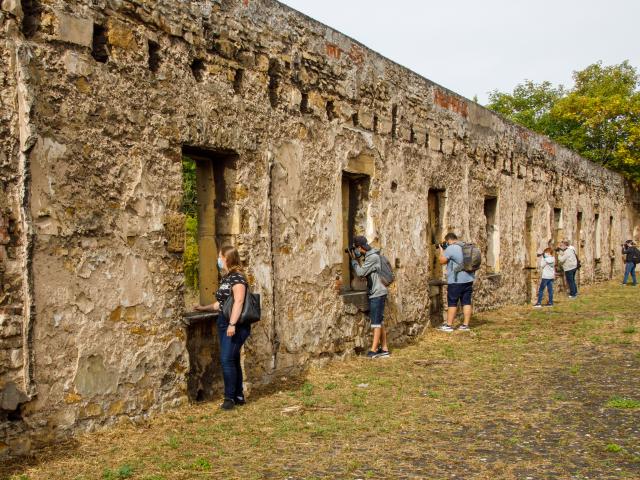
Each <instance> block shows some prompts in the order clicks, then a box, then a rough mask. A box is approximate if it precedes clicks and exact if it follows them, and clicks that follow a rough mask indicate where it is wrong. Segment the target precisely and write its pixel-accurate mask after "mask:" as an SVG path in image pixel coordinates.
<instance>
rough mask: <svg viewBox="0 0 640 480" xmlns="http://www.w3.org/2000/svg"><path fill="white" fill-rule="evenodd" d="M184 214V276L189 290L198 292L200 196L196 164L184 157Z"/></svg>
mask: <svg viewBox="0 0 640 480" xmlns="http://www.w3.org/2000/svg"><path fill="white" fill-rule="evenodd" d="M182 190H183V197H182V213H184V214H185V215H186V218H185V232H186V235H185V246H184V255H183V262H184V276H185V283H186V286H187V288H188V289H189V290H192V291H193V292H197V291H198V265H199V258H198V195H197V192H196V162H195V161H194V160H193V159H191V158H189V157H182Z"/></svg>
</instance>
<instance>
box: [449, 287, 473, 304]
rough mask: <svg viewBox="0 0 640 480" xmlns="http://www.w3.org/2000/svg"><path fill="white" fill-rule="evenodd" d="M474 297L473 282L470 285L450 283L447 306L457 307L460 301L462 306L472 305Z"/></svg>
mask: <svg viewBox="0 0 640 480" xmlns="http://www.w3.org/2000/svg"><path fill="white" fill-rule="evenodd" d="M472 295H473V282H469V283H450V284H449V287H448V288H447V302H448V303H447V305H449V306H450V307H457V306H458V301H460V303H462V306H463V307H464V306H465V305H471V296H472Z"/></svg>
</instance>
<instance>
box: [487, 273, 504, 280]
mask: <svg viewBox="0 0 640 480" xmlns="http://www.w3.org/2000/svg"><path fill="white" fill-rule="evenodd" d="M485 278H486V279H487V280H491V281H496V282H497V281H499V280H501V279H502V274H501V273H489V272H487V274H486V276H485Z"/></svg>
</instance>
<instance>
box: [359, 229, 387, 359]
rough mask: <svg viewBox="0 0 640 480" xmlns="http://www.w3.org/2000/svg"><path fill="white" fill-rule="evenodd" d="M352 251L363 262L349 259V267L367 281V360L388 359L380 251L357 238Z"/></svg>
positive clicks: (384, 291) (385, 296)
mask: <svg viewBox="0 0 640 480" xmlns="http://www.w3.org/2000/svg"><path fill="white" fill-rule="evenodd" d="M353 247H354V249H353V251H354V252H355V256H356V257H357V258H362V257H364V262H363V264H362V265H360V262H358V260H357V259H356V258H352V259H351V267H352V268H353V271H354V272H355V274H356V275H357V276H359V277H365V278H366V279H367V294H368V296H369V319H370V320H371V328H372V329H373V344H372V345H371V350H369V352H368V353H367V357H368V358H380V357H388V356H389V355H390V353H389V346H388V345H387V331H386V330H385V328H384V325H383V322H384V305H385V302H386V300H387V294H388V293H389V292H388V290H387V287H385V286H384V284H383V283H382V280H380V274H379V272H380V268H381V263H380V250H377V249H375V248H372V247H371V246H370V245H369V242H368V241H367V239H366V238H365V237H363V236H357V237H355V238H354V239H353Z"/></svg>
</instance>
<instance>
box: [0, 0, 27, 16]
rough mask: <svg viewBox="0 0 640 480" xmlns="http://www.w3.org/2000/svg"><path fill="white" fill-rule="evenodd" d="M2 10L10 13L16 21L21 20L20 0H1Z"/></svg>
mask: <svg viewBox="0 0 640 480" xmlns="http://www.w3.org/2000/svg"><path fill="white" fill-rule="evenodd" d="M2 10H4V11H5V12H8V13H10V14H11V15H13V16H14V17H16V18H17V19H22V17H23V13H22V5H21V3H20V0H3V1H2Z"/></svg>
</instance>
